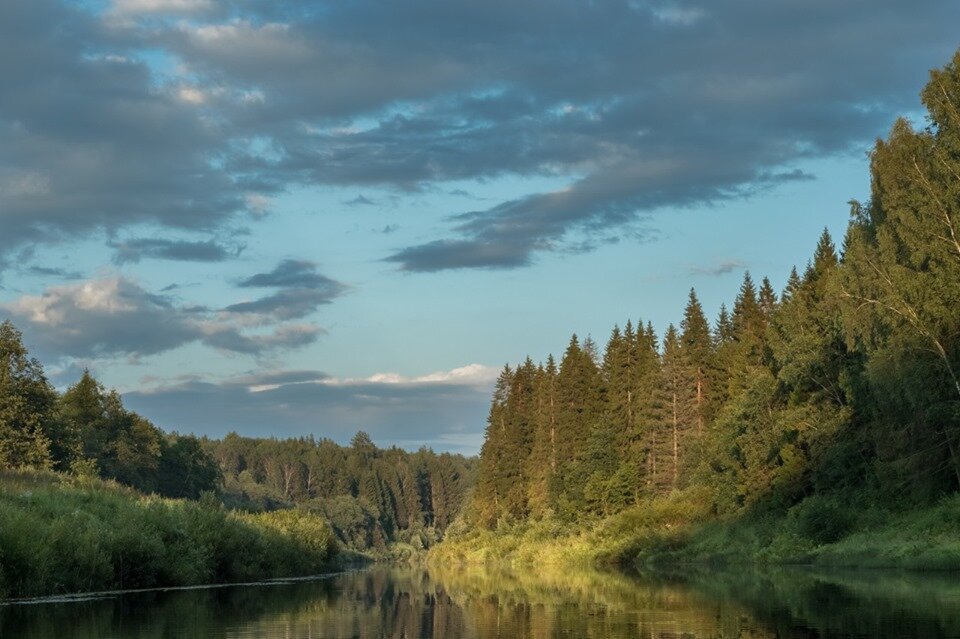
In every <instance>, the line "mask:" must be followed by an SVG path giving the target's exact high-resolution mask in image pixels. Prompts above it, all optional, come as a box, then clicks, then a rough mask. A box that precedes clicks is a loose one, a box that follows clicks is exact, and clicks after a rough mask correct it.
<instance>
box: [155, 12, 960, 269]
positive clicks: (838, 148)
mask: <svg viewBox="0 0 960 639" xmlns="http://www.w3.org/2000/svg"><path fill="white" fill-rule="evenodd" d="M249 6H251V7H258V6H259V5H257V4H253V5H249ZM314 6H315V7H317V8H318V9H319V10H318V11H316V12H315V13H314V14H313V15H307V16H305V15H304V14H303V13H299V12H297V13H295V14H293V13H291V14H284V10H283V9H275V10H274V11H273V12H271V13H270V14H269V20H270V22H267V18H265V17H263V16H261V15H259V14H258V13H257V10H256V9H255V8H254V9H252V10H251V13H250V14H249V15H248V16H247V20H246V21H241V22H234V23H230V24H228V25H221V26H220V27H217V28H215V29H203V28H201V29H181V30H180V32H178V33H176V34H170V36H169V42H170V46H171V47H173V48H174V49H176V50H178V51H180V52H181V53H182V55H184V56H185V57H186V58H187V59H190V60H192V61H194V62H195V63H196V64H197V65H198V66H199V67H200V68H201V69H206V70H207V72H208V73H210V74H213V75H216V76H217V77H226V78H230V79H231V80H232V81H234V82H239V83H245V84H248V85H251V86H256V87H258V88H259V89H260V90H261V91H263V92H264V95H266V96H268V99H267V100H265V101H264V102H263V103H262V104H261V105H260V107H258V109H257V110H256V113H253V112H251V113H249V114H248V115H249V116H250V117H251V121H254V120H256V121H262V122H265V121H267V120H270V119H271V118H272V119H273V121H277V118H280V119H282V120H283V121H284V122H286V123H287V124H289V122H290V120H295V121H296V122H299V123H301V124H302V126H273V127H272V132H271V138H272V140H273V143H274V147H273V148H274V152H273V153H272V154H271V155H270V156H269V157H263V156H262V155H261V156H254V155H251V154H244V153H236V154H234V155H232V156H231V157H230V158H229V162H230V166H231V167H232V168H233V170H236V171H238V172H246V173H256V174H257V175H259V176H260V177H261V178H262V179H265V180H266V181H267V182H271V181H272V182H276V183H282V182H284V181H289V180H293V181H298V182H304V183H321V184H324V183H326V184H351V185H367V184H371V185H373V184H377V185H380V184H386V185H393V186H395V187H397V188H399V189H422V188H424V187H425V186H426V185H430V184H432V183H436V182H441V181H445V180H459V179H477V178H480V179H484V178H492V177H498V176H502V175H521V176H542V175H547V176H569V177H570V180H571V181H570V185H569V187H568V188H566V189H564V190H562V191H557V192H554V193H539V194H528V195H526V196H523V197H518V198H516V199H514V200H512V201H509V202H505V203H502V204H500V205H497V206H494V207H491V208H489V209H486V210H481V211H476V212H473V213H470V214H468V215H467V216H466V217H464V216H455V217H453V218H451V221H452V223H453V226H452V228H451V229H450V231H451V232H450V234H449V236H448V237H446V238H428V239H427V240H426V241H424V242H423V243H422V244H419V245H415V246H410V247H406V248H403V249H400V250H399V251H397V252H396V253H395V254H394V255H392V256H390V257H389V258H388V259H389V260H391V261H394V262H396V263H398V264H399V265H400V267H401V268H403V269H405V270H409V271H430V270H440V269H444V268H469V267H501V268H512V267H516V266H523V265H526V264H529V263H531V261H532V260H533V257H534V256H535V255H536V254H537V253H538V252H540V251H549V250H558V249H561V250H563V249H565V245H566V244H567V243H568V242H572V243H574V244H575V245H578V246H590V245H591V243H590V242H587V243H584V242H583V238H582V236H583V235H586V236H587V237H588V239H589V236H590V235H591V234H593V233H596V232H597V229H602V230H604V231H603V232H605V229H610V228H613V229H616V228H620V227H621V226H622V225H624V224H629V223H630V222H631V221H632V220H634V219H635V218H636V216H637V215H638V214H642V213H644V212H649V211H654V210H657V209H660V208H663V207H669V206H695V205H698V204H703V203H707V202H714V201H718V200H722V199H727V198H734V197H744V196H748V195H751V194H753V193H755V192H756V190H757V189H759V188H769V187H770V186H771V185H774V184H777V183H780V182H783V181H787V180H796V179H807V178H809V177H810V176H806V175H803V174H802V173H799V172H798V170H797V169H796V168H795V167H792V166H791V164H792V163H795V162H797V161H799V160H803V159H809V158H814V157H820V156H824V155H829V154H834V153H843V152H848V151H850V150H862V149H864V148H865V145H866V144H868V143H869V141H870V140H871V139H872V138H873V137H874V136H876V135H878V134H881V133H883V131H884V129H885V128H886V127H887V126H888V124H889V122H890V120H891V118H892V116H893V115H894V114H895V113H897V112H898V111H902V110H905V109H910V108H913V107H915V106H916V102H915V100H916V99H915V95H916V90H917V89H918V88H919V85H920V83H921V82H922V79H923V76H924V71H925V70H926V69H927V68H928V67H930V66H932V65H937V64H942V63H943V62H944V61H946V60H947V59H948V57H949V55H950V53H951V52H952V50H953V48H954V47H955V46H956V45H957V38H956V35H955V32H954V30H953V29H952V28H951V26H950V25H952V24H953V23H954V22H955V21H956V19H957V18H960V6H949V7H948V6H945V5H944V3H942V2H935V1H933V0H927V1H923V2H919V3H911V4H910V5H909V6H908V5H905V4H904V3H902V2H899V0H880V1H871V2H867V1H866V0H856V1H854V2H844V3H835V2H833V3H831V2H826V1H823V0H818V1H816V2H814V3H813V4H811V3H809V2H806V1H802V0H788V1H786V2H777V3H769V2H762V1H761V0H753V1H743V0H719V1H717V2H711V3H709V4H702V5H698V4H694V3H689V2H680V3H658V2H649V3H644V2H599V3H582V2H572V1H571V2H552V3H545V2H540V1H537V0H526V1H524V0H521V1H519V2H510V3H500V2H486V1H482V2H481V1H479V0H478V1H469V0H468V1H461V2H452V3H451V2H441V1H439V0H412V1H411V2H404V3H384V2H378V1H375V0H371V1H359V2H351V3H335V4H333V3H331V4H326V3H324V4H322V5H314ZM244 43H248V44H246V45H245V44H244ZM280 69H282V70H280ZM278 70H280V71H278ZM313 74H319V75H321V76H323V77H330V78H333V80H332V81H330V82H323V83H317V82H313V81H312V78H313V77H315V75H313ZM270 97H273V100H272V101H271V99H270ZM370 119H373V120H374V123H373V124H372V125H371V124H370V123H369V120H370ZM355 122H359V123H360V124H359V125H354V123H355ZM594 244H595V243H594Z"/></svg>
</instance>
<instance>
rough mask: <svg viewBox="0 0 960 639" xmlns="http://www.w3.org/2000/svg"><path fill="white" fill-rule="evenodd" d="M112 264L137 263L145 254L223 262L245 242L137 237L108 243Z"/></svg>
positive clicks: (153, 257) (165, 257) (238, 251)
mask: <svg viewBox="0 0 960 639" xmlns="http://www.w3.org/2000/svg"><path fill="white" fill-rule="evenodd" d="M110 246H111V247H112V248H113V249H114V256H113V261H114V263H115V264H127V263H130V262H133V263H136V262H139V261H140V260H142V259H144V258H152V259H161V260H175V261H179V262H223V261H225V260H228V259H231V258H234V257H238V256H239V255H240V253H242V252H243V249H244V248H245V246H244V245H242V244H240V245H236V246H230V247H228V246H226V245H224V244H221V243H219V242H216V241H214V240H202V241H190V240H171V239H164V238H150V237H139V238H129V239H125V240H119V241H114V242H111V243H110Z"/></svg>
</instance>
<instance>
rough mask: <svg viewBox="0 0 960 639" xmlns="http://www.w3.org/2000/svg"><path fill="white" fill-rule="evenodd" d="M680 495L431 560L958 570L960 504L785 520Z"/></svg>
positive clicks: (782, 514)
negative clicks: (719, 514) (733, 512)
mask: <svg viewBox="0 0 960 639" xmlns="http://www.w3.org/2000/svg"><path fill="white" fill-rule="evenodd" d="M696 504H697V501H696V500H695V499H691V498H690V496H688V495H683V494H675V495H673V496H669V497H665V498H662V499H658V500H655V501H653V502H650V503H649V504H647V505H645V506H644V507H642V508H635V509H632V510H628V511H625V512H623V513H620V514H619V515H615V516H613V517H610V518H607V519H604V520H599V521H596V520H595V521H590V522H581V523H579V524H562V523H558V522H554V521H550V520H543V521H538V522H528V523H524V524H520V525H517V526H513V527H509V526H505V527H503V528H502V529H501V530H497V531H488V530H471V531H469V532H464V533H461V534H459V535H449V536H448V538H447V539H446V540H445V541H444V542H443V543H442V544H440V545H439V546H437V547H436V548H434V549H432V550H431V552H430V561H432V562H437V563H453V564H456V563H462V564H477V563H490V562H495V561H506V562H508V563H512V564H515V565H581V566H582V565H594V566H603V565H619V566H630V565H635V566H646V565H660V566H665V565H678V564H728V565H744V564H768V565H790V564H798V565H814V566H843V567H870V568H881V567H885V568H906V569H924V570H960V496H956V495H955V496H951V497H949V498H945V499H944V500H942V501H940V502H939V503H937V504H935V505H932V506H929V507H926V508H922V509H916V510H910V511H895V510H890V509H887V508H884V507H882V506H881V505H879V504H870V503H860V504H858V503H856V502H851V501H850V500H846V501H845V500H841V499H840V498H836V499H828V498H824V497H814V498H810V499H807V500H805V501H803V502H800V504H798V505H796V506H794V507H793V508H791V509H789V510H787V511H779V512H771V511H767V512H760V511H757V512H752V513H747V514H742V515H740V516H738V517H736V518H733V517H731V518H727V519H717V518H712V517H710V516H709V514H708V513H707V512H705V511H704V510H703V509H702V508H699V507H698V506H697V505H696Z"/></svg>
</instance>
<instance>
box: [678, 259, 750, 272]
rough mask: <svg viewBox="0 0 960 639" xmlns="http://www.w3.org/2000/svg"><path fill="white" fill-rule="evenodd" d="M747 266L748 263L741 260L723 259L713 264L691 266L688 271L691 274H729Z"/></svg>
mask: <svg viewBox="0 0 960 639" xmlns="http://www.w3.org/2000/svg"><path fill="white" fill-rule="evenodd" d="M746 268H747V265H746V263H745V262H741V261H740V260H723V261H722V262H720V263H719V264H715V265H713V266H690V267H688V269H687V272H688V273H690V275H728V274H730V273H732V272H734V271H739V270H744V269H746Z"/></svg>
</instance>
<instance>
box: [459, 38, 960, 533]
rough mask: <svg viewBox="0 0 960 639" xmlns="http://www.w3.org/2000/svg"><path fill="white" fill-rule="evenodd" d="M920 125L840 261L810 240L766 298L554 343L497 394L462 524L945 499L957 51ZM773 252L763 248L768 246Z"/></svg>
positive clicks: (957, 244)
mask: <svg viewBox="0 0 960 639" xmlns="http://www.w3.org/2000/svg"><path fill="white" fill-rule="evenodd" d="M922 99H923V103H924V105H925V106H926V108H927V111H928V115H929V119H928V123H927V126H926V127H925V128H923V129H920V130H916V129H914V128H912V127H911V125H910V124H908V123H907V122H906V121H905V120H903V119H901V120H898V121H897V122H896V123H895V124H894V126H893V129H892V132H891V133H890V136H889V137H888V139H886V140H881V141H878V142H877V143H876V146H875V148H874V149H873V152H872V155H871V178H872V186H871V195H870V200H869V201H868V202H865V203H859V202H852V203H851V218H850V222H849V226H848V228H847V231H846V235H845V237H844V238H843V240H842V244H841V246H840V247H839V248H838V247H837V246H836V244H835V242H834V240H833V238H831V237H830V235H829V233H828V232H827V231H824V232H823V234H822V236H821V237H820V239H819V242H818V243H817V245H816V248H815V249H814V251H813V255H812V257H811V259H810V261H809V262H808V263H807V264H806V266H805V267H803V268H801V269H800V270H799V271H798V270H796V269H794V270H793V271H792V272H791V273H790V276H789V279H788V280H787V284H786V287H785V288H784V289H783V290H782V291H775V290H774V288H773V286H772V285H771V283H770V281H769V280H768V279H767V278H763V279H762V280H760V281H759V283H758V282H756V281H755V280H754V279H753V278H752V277H751V275H750V274H749V273H748V274H746V275H745V276H744V278H743V282H742V284H741V286H740V289H739V292H738V294H737V295H736V298H735V299H734V300H733V303H732V305H731V306H730V307H729V308H728V307H726V306H723V307H721V308H720V310H719V314H718V316H717V317H716V319H715V320H714V321H713V322H709V321H708V319H707V317H706V316H705V314H704V310H703V308H702V306H701V304H700V302H699V300H698V299H697V296H696V293H695V291H693V290H691V291H690V294H689V299H688V301H687V304H686V307H685V308H684V310H683V315H682V319H681V320H680V322H679V324H678V325H676V326H674V325H671V326H669V327H667V329H666V330H665V331H664V333H663V335H657V334H656V333H655V331H654V329H653V328H652V327H651V326H650V325H649V324H644V323H643V322H641V321H637V322H636V323H634V322H632V321H629V320H628V321H627V322H626V323H625V324H624V325H623V326H622V328H621V327H614V329H613V330H612V332H611V334H610V337H609V339H608V340H607V342H606V345H605V348H604V349H603V350H602V352H600V349H598V348H597V346H596V345H595V344H594V343H593V342H592V341H591V340H590V339H586V340H580V339H578V337H577V336H574V337H572V338H571V340H570V342H569V344H568V345H567V347H566V350H565V351H564V352H563V355H562V357H561V358H560V360H559V361H555V360H554V359H553V357H549V358H548V359H547V361H546V362H544V363H542V364H534V363H533V362H532V361H531V360H530V359H529V358H528V359H527V360H525V361H524V362H522V363H521V364H519V365H517V366H515V367H506V368H504V370H503V372H502V374H501V375H500V379H499V380H498V382H497V386H496V390H495V393H494V397H493V401H492V404H491V408H490V415H489V420H488V424H487V431H486V440H485V443H484V445H483V449H482V453H481V456H480V469H479V477H478V484H477V488H476V492H475V496H474V498H473V500H472V502H471V504H470V508H469V510H468V512H467V517H468V520H469V521H471V522H473V523H475V524H477V525H480V526H483V527H487V528H496V527H500V526H503V525H505V524H511V523H515V522H523V521H528V520H540V519H550V518H556V519H559V520H567V521H572V520H575V519H578V518H582V517H584V516H591V515H592V516H596V517H600V516H605V515H611V514H613V513H617V512H620V511H623V510H625V509H630V508H633V507H637V506H641V507H642V506H643V505H644V504H646V503H649V502H651V501H652V500H655V499H657V498H659V497H662V496H664V495H668V494H669V495H686V496H687V497H688V498H689V499H690V500H692V501H696V502H698V503H701V504H703V503H705V504H706V505H707V507H708V508H709V511H710V512H712V513H713V514H727V513H739V512H745V511H754V510H756V509H758V508H759V509H765V508H766V509H774V510H777V509H780V510H786V509H788V508H790V507H792V506H794V505H795V504H798V503H800V502H801V501H803V500H805V499H808V498H812V499H810V500H809V501H808V502H807V503H808V504H809V507H807V508H806V510H807V511H809V512H808V519H809V520H810V522H811V524H810V525H811V527H812V528H814V529H815V530H813V531H812V533H811V534H814V535H820V536H821V537H822V539H821V541H829V540H831V539H835V538H837V537H839V536H842V535H843V533H844V515H843V513H844V510H845V508H846V506H850V505H852V504H853V503H854V502H858V503H860V504H861V505H862V504H863V503H864V500H866V501H872V502H881V501H884V502H887V503H897V504H899V505H900V506H902V507H910V506H918V505H922V504H927V503H931V502H932V501H933V500H935V499H937V498H938V497H940V496H943V495H945V494H951V493H954V492H956V491H957V490H958V488H960V381H958V375H960V55H958V56H957V57H955V58H954V61H953V62H952V63H951V64H950V65H948V66H947V67H946V68H944V69H942V70H937V71H934V72H933V73H932V74H931V79H930V82H929V84H928V85H927V86H926V88H925V89H924V90H923V93H922ZM774 241H775V239H774Z"/></svg>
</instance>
